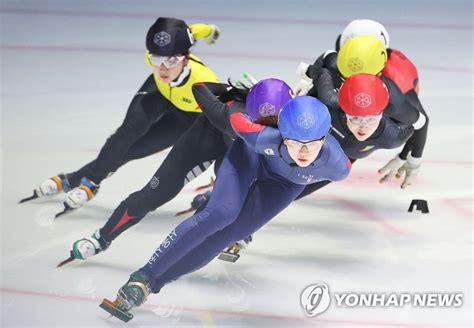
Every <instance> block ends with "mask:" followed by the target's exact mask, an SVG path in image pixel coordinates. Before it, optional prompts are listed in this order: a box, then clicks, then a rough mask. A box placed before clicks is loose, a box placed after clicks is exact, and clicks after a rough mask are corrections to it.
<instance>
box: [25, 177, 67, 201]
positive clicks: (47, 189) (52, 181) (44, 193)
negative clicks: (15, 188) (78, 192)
mask: <svg viewBox="0 0 474 328" xmlns="http://www.w3.org/2000/svg"><path fill="white" fill-rule="evenodd" d="M69 190H70V188H69V181H68V179H67V177H66V175H65V174H58V175H55V176H53V177H51V178H49V179H46V180H45V181H43V182H42V183H41V184H40V185H39V187H38V188H36V189H34V190H33V195H32V196H30V197H27V198H23V199H22V200H20V204H21V203H25V202H28V201H30V200H33V199H36V198H42V197H51V196H54V195H56V194H58V193H60V192H61V191H64V192H68V191H69Z"/></svg>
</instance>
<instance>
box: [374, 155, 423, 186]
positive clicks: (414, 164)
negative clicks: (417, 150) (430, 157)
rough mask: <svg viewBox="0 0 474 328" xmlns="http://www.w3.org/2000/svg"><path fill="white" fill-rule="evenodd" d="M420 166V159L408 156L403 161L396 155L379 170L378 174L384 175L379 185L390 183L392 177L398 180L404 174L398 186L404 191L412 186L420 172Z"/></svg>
mask: <svg viewBox="0 0 474 328" xmlns="http://www.w3.org/2000/svg"><path fill="white" fill-rule="evenodd" d="M420 165H421V158H416V157H412V156H411V154H410V155H408V158H407V160H403V159H401V158H400V157H399V155H396V156H395V158H393V159H391V160H390V161H389V162H388V163H387V164H385V166H384V167H382V168H381V169H380V170H379V173H380V174H384V176H383V177H382V178H381V179H380V183H385V182H387V181H390V180H391V179H392V178H393V177H395V178H397V179H399V178H400V177H401V176H402V175H403V174H404V173H405V178H404V179H403V182H402V184H401V186H400V187H401V188H402V189H405V188H406V187H408V186H409V185H411V184H413V182H414V180H415V178H416V176H417V174H418V172H419V170H420Z"/></svg>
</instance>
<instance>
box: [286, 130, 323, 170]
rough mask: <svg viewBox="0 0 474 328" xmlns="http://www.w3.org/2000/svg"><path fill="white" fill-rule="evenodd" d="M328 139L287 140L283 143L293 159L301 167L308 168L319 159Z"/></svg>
mask: <svg viewBox="0 0 474 328" xmlns="http://www.w3.org/2000/svg"><path fill="white" fill-rule="evenodd" d="M325 139H326V137H323V138H321V139H318V140H292V139H285V141H283V143H284V144H285V145H286V147H287V149H288V154H290V157H291V159H293V160H294V161H295V163H296V165H298V166H300V167H307V166H309V165H310V164H311V163H313V162H314V160H315V159H316V157H318V154H319V152H320V151H321V147H322V146H323V144H324V140H325Z"/></svg>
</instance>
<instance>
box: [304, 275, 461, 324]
mask: <svg viewBox="0 0 474 328" xmlns="http://www.w3.org/2000/svg"><path fill="white" fill-rule="evenodd" d="M463 298H464V295H463V294H462V293H460V292H447V293H440V292H434V293H431V292H417V293H372V292H370V293H363V292H360V293H355V292H340V293H339V292H330V291H329V286H328V284H326V283H324V282H320V283H317V284H313V285H310V286H308V287H306V288H305V289H304V290H303V291H302V292H301V297H300V301H301V306H302V308H303V310H304V312H305V314H306V315H307V316H308V317H314V316H317V315H320V314H321V313H323V312H325V311H326V310H327V309H328V308H329V307H330V305H331V304H332V305H333V306H335V307H337V308H354V307H364V308H370V307H399V308H402V307H404V306H411V307H414V308H435V307H437V308H453V307H454V308H457V307H461V306H462V305H463Z"/></svg>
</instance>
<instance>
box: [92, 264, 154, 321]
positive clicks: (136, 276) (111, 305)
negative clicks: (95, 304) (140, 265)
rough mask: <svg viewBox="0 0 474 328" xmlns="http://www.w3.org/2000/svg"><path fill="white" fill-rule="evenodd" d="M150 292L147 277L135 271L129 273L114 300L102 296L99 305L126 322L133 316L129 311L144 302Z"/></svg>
mask: <svg viewBox="0 0 474 328" xmlns="http://www.w3.org/2000/svg"><path fill="white" fill-rule="evenodd" d="M150 292H151V290H150V287H149V284H148V279H147V278H146V277H145V276H144V275H142V274H141V273H139V272H138V271H136V272H134V273H132V274H131V275H130V279H128V281H127V283H126V284H125V285H123V286H122V287H121V288H120V289H119V291H118V293H117V298H116V299H115V301H110V300H108V299H106V298H104V300H103V301H102V303H100V307H101V308H102V309H104V310H105V311H107V312H109V313H110V314H111V315H113V316H114V317H116V318H119V319H120V320H122V321H125V322H128V321H130V320H131V319H132V318H133V314H131V313H130V312H129V311H130V310H131V309H132V308H134V307H139V306H140V305H142V304H143V303H145V301H146V300H147V298H148V295H150Z"/></svg>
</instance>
